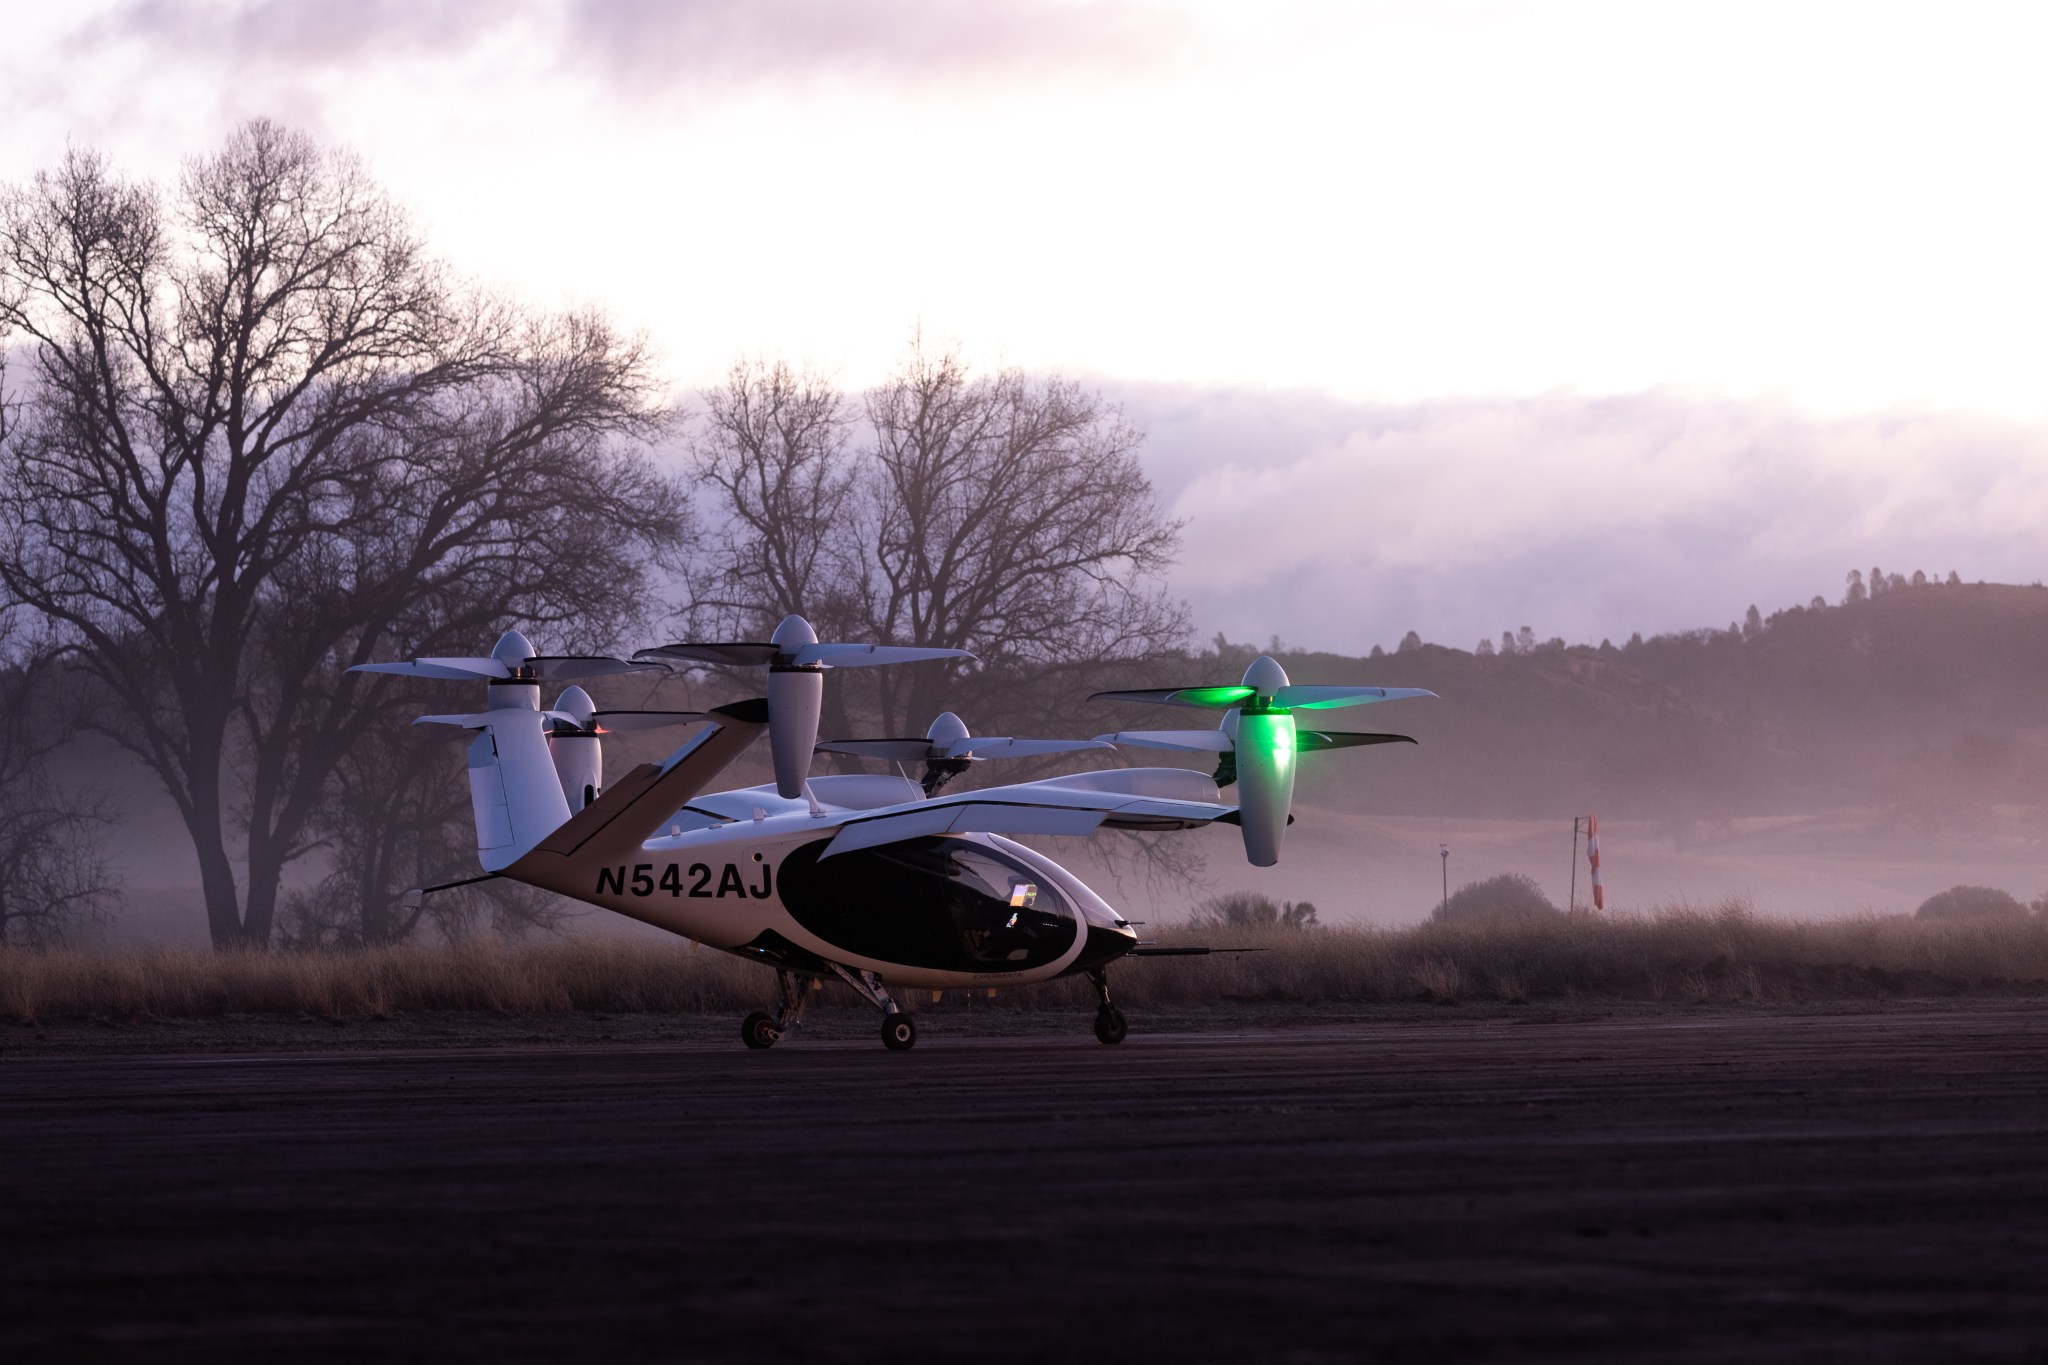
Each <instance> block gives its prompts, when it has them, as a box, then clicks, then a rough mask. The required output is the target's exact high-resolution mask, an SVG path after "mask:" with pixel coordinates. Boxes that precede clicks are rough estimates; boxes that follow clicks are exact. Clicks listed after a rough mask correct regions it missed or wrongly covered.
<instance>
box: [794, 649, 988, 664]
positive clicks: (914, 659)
mask: <svg viewBox="0 0 2048 1365" xmlns="http://www.w3.org/2000/svg"><path fill="white" fill-rule="evenodd" d="M973 657H974V656H973V655H972V654H969V653H968V652H967V651H966V650H964V649H915V648H912V647H910V646H908V645H805V646H804V647H803V648H801V649H799V650H797V652H796V662H797V664H798V665H799V666H803V665H807V664H824V665H825V666H826V667H827V668H868V667H872V666H873V665H876V664H914V663H923V662H925V661H926V660H929V659H971V658H973Z"/></svg>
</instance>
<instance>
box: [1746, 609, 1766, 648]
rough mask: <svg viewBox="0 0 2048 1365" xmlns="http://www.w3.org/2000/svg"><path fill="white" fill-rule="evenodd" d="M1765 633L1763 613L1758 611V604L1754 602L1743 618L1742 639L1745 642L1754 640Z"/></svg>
mask: <svg viewBox="0 0 2048 1365" xmlns="http://www.w3.org/2000/svg"><path fill="white" fill-rule="evenodd" d="M1763 633H1764V616H1763V613H1762V612H1760V611H1758V610H1757V609H1756V603H1754V602H1752V603H1750V604H1749V610H1748V612H1746V613H1745V614H1744V615H1743V618H1742V638H1743V639H1745V640H1754V639H1755V638H1756V637H1757V636H1759V635H1761V634H1763Z"/></svg>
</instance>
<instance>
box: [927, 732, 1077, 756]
mask: <svg viewBox="0 0 2048 1365" xmlns="http://www.w3.org/2000/svg"><path fill="white" fill-rule="evenodd" d="M1115 747H1116V746H1115V745H1113V744H1105V743H1103V742H1102V741H1101V740H1099V739H1010V738H1007V737H1004V736H981V735H969V736H968V737H967V738H966V739H956V740H954V741H953V742H952V743H951V744H948V745H947V746H946V757H947V758H1036V757H1038V756H1039V755H1041V754H1071V753H1076V752H1078V751H1080V750H1082V749H1112V748H1115Z"/></svg>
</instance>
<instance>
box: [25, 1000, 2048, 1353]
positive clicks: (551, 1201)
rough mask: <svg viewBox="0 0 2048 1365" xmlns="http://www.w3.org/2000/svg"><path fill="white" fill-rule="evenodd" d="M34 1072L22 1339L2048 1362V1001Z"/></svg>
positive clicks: (117, 1344)
mask: <svg viewBox="0 0 2048 1365" xmlns="http://www.w3.org/2000/svg"><path fill="white" fill-rule="evenodd" d="M1416 1015H1417V1018H1416V1022H1410V1023H1351V1024H1345V1025H1341V1026H1331V1027H1321V1028H1301V1029H1285V1030H1282V1029H1258V1028H1240V1029H1238V1030H1236V1031H1230V1032H1216V1033H1210V1034H1206V1035H1204V1034H1187V1033H1182V1034H1166V1035H1162V1034H1157V1033H1152V1034H1148V1033H1146V1032H1144V1031H1143V1030H1144V1027H1145V1020H1144V1019H1142V1018H1138V1019H1134V1029H1135V1030H1136V1031H1134V1032H1133V1034H1132V1036H1131V1039H1130V1041H1129V1042H1128V1043H1126V1044H1125V1045H1124V1046H1122V1047H1119V1048H1105V1047H1101V1046H1098V1045H1097V1044H1096V1043H1095V1042H1094V1041H1093V1040H1092V1039H1091V1038H1088V1037H1087V1036H1086V1035H1085V1033H1082V1032H1081V1031H1080V1029H1081V1027H1083V1026H1084V1025H1076V1028H1075V1031H1074V1033H1073V1034H1072V1035H1071V1036H1067V1035H1061V1036H1050V1037H1048V1036H1020V1037H1014V1038H990V1037H975V1038H964V1037H954V1038H949V1037H947V1036H946V1035H945V1032H944V1026H943V1022H942V1021H937V1020H934V1021H933V1022H932V1023H930V1024H929V1025H928V1026H927V1030H926V1033H925V1036H924V1038H923V1039H922V1040H921V1041H920V1043H919V1046H918V1047H917V1049H916V1050H915V1051H913V1052H910V1053H907V1054H900V1055H899V1054H891V1053H886V1052H884V1051H883V1050H882V1048H881V1047H880V1045H879V1044H878V1043H877V1042H875V1041H873V1040H870V1039H868V1038H867V1037H866V1036H865V1034H866V1030H865V1029H862V1030H861V1035H862V1036H861V1037H860V1038H859V1039H858V1040H852V1039H842V1040H833V1039H830V1038H823V1039H820V1038H811V1039H805V1040H800V1041H797V1042H794V1043H792V1044H787V1045H784V1046H782V1047H778V1048H776V1049H774V1050H773V1051H771V1052H767V1053H749V1052H746V1051H744V1050H742V1049H740V1048H739V1047H738V1046H737V1043H736V1042H734V1043H724V1042H719V1043H716V1044H704V1045H696V1044H690V1045H668V1046H646V1045H618V1044H614V1045H611V1046H598V1047H590V1046H579V1047H575V1048H548V1047H527V1048H501V1049H490V1050H469V1051H388V1052H379V1051H369V1052H353V1053H334V1054H314V1055H285V1056H258V1057H134V1058H119V1057H71V1058H49V1059H41V1060H17V1061H9V1062H5V1063H0V1359H7V1360H14V1361H30V1360H38V1361H40V1360H75V1359H94V1358H123V1359H135V1360H147V1361H152V1362H162V1361H177V1360H201V1359H204V1360H209V1361H218V1360H246V1359H287V1358H289V1359H294V1360H309V1359H311V1360H365V1359H416V1360H446V1359H451V1358H462V1359H493V1360H504V1359H547V1360H570V1359H575V1360H660V1359H677V1360H682V1359H704V1358H712V1359H726V1360H745V1361H759V1362H774V1361H780V1360H876V1359H883V1358H893V1359H913V1360H922V1359H940V1360H949V1359H971V1360H978V1361H1008V1360H1050V1359H1070V1360H1089V1361H1116V1360H1190V1361H1207V1360H1231V1361H1269V1360H1303V1361H1307V1360H1416V1361H1435V1362H1442V1361H1477V1360H1537V1359H1570V1360H1662V1361H1692V1360H1716V1361H1719V1360H1729V1361H1733V1360H1742V1361H1756V1360H1834V1359H1840V1360H1852V1359H1853V1360H1912V1359H1924V1360H1959V1359H1987V1360H1991V1359H1999V1360H2013V1359H2030V1358H2031V1359H2048V1354H2044V1353H2048V1297H2044V1294H2048V1102H2044V1098H2043V1097H2044V1093H2048V1011H2041V1010H2038V1009H2032V1008H2003V1009H1998V1008H1992V1009H1985V1010H1981V1011H1972V1010H1962V1011H1954V1010H1950V1011H1928V1012H1916V1011H1911V1010H1907V1011H1896V1010H1895V1011H1886V1012H1880V1013H1865V1014H1845V1015H1814V1014H1774V1013H1766V1012H1755V1013H1746V1014H1739V1013H1729V1014H1716V1015H1711V1016H1705V1017H1694V1016H1688V1015H1686V1014H1685V1013H1683V1012H1681V1011H1679V1010H1672V1011H1670V1012H1669V1013H1667V1014H1664V1015H1660V1016H1652V1017H1642V1018H1625V1019H1591V1020H1578V1021H1574V1020H1572V1019H1571V1018H1569V1017H1566V1016H1564V1015H1562V1014H1560V1013H1559V1012H1556V1011H1550V1012H1544V1011H1533V1010H1532V1011H1528V1012H1525V1013H1524V1014H1523V1015H1521V1016H1518V1017H1515V1018H1506V1017H1503V1018H1488V1019H1471V1018H1462V1017H1455V1016H1454V1012H1452V1011H1431V1010H1427V1009H1423V1008H1418V1010H1417V1011H1416Z"/></svg>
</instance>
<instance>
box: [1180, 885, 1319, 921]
mask: <svg viewBox="0 0 2048 1365" xmlns="http://www.w3.org/2000/svg"><path fill="white" fill-rule="evenodd" d="M1188 923H1189V925H1190V926H1192V927H1194V928H1197V929H1313V928H1315V926H1316V908H1315V906H1314V905H1313V904H1312V903H1310V902H1308V901H1287V902H1286V903H1284V904H1283V903H1281V902H1279V901H1276V900H1274V899H1273V898H1272V897H1271V896H1261V895H1260V894H1259V893H1258V892H1256V891H1233V892H1231V893H1229V894H1228V895H1223V896H1211V897H1210V898H1209V899H1208V900H1205V901H1203V902H1202V903H1201V904H1200V905H1198V906H1196V907H1195V913H1194V914H1193V915H1191V916H1189V917H1188Z"/></svg>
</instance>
